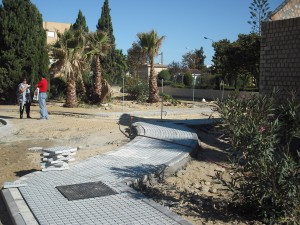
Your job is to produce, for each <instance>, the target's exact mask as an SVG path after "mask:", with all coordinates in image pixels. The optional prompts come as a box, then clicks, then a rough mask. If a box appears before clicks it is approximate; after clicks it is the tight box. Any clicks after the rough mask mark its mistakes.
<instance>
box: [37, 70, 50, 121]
mask: <svg viewBox="0 0 300 225" xmlns="http://www.w3.org/2000/svg"><path fill="white" fill-rule="evenodd" d="M40 78H41V80H40V82H39V83H38V84H37V85H36V87H38V88H39V106H40V114H41V116H40V119H41V120H47V119H48V111H47V108H46V99H47V89H48V81H47V80H46V78H45V76H44V75H41V76H40Z"/></svg>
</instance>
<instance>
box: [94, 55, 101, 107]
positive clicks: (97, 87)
mask: <svg viewBox="0 0 300 225" xmlns="http://www.w3.org/2000/svg"><path fill="white" fill-rule="evenodd" d="M95 73H96V76H95V83H94V98H95V101H96V102H100V100H101V99H100V96H101V89H102V82H101V81H102V74H101V63H100V57H99V56H97V57H96V71H95Z"/></svg>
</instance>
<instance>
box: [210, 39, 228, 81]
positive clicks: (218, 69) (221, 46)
mask: <svg viewBox="0 0 300 225" xmlns="http://www.w3.org/2000/svg"><path fill="white" fill-rule="evenodd" d="M230 47H231V42H230V41H229V40H228V39H222V40H220V41H217V42H213V48H214V50H215V54H214V56H213V59H212V62H213V66H212V67H213V69H212V72H213V73H214V74H216V75H218V76H220V79H222V80H223V81H224V82H226V83H227V84H228V83H229V79H228V77H229V76H230V74H229V72H228V70H227V68H226V65H227V61H228V55H227V51H228V49H229V48H230Z"/></svg>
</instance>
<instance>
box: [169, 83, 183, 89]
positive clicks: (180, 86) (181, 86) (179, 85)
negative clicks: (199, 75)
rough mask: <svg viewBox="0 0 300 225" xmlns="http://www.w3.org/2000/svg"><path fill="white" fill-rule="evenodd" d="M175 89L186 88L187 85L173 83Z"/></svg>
mask: <svg viewBox="0 0 300 225" xmlns="http://www.w3.org/2000/svg"><path fill="white" fill-rule="evenodd" d="M171 86H172V87H173V88H185V85H184V84H182V83H172V85H171Z"/></svg>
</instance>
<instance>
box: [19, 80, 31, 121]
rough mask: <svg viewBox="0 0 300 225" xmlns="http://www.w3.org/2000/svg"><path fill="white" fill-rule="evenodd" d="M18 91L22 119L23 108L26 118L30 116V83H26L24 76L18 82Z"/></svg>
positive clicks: (21, 117)
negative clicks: (20, 81)
mask: <svg viewBox="0 0 300 225" xmlns="http://www.w3.org/2000/svg"><path fill="white" fill-rule="evenodd" d="M18 93H19V105H20V119H23V112H24V108H25V110H26V114H27V118H31V117H30V106H31V96H30V85H28V84H27V80H26V78H24V79H23V81H22V83H20V84H19V86H18Z"/></svg>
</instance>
